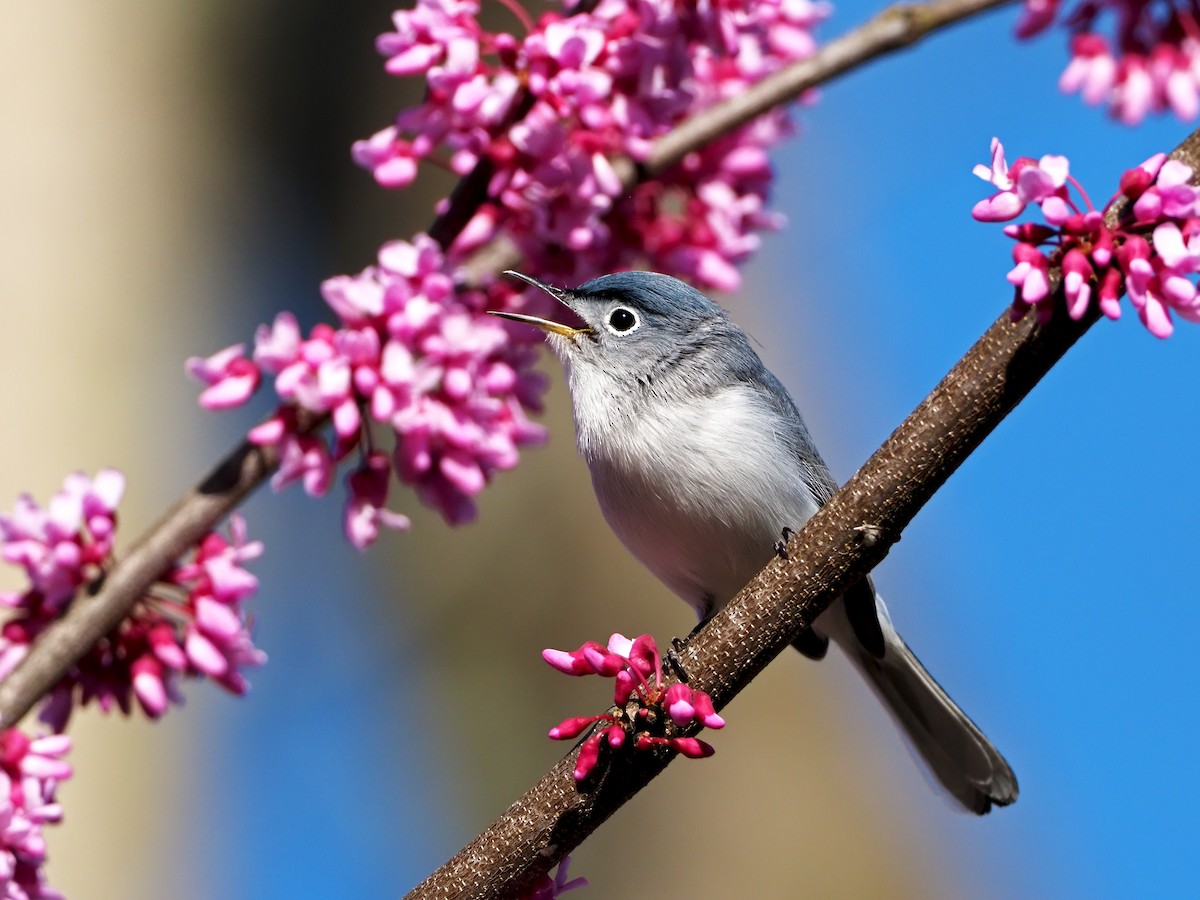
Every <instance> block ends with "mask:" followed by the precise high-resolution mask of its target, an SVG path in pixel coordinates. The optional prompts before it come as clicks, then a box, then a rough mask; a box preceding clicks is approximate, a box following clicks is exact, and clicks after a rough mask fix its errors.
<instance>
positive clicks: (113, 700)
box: [0, 469, 266, 731]
mask: <svg viewBox="0 0 1200 900" xmlns="http://www.w3.org/2000/svg"><path fill="white" fill-rule="evenodd" d="M123 488H124V480H123V478H122V477H121V475H120V473H118V472H115V471H113V470H111V469H106V470H102V471H101V472H100V473H99V474H97V476H96V477H95V479H89V478H87V477H86V476H84V475H81V474H75V475H71V476H69V477H68V478H67V479H66V481H65V482H64V485H63V489H62V490H61V491H59V492H58V493H57V494H55V496H54V497H53V498H52V499H51V501H50V503H49V504H48V506H47V507H46V508H45V509H44V510H43V509H42V508H41V507H40V506H38V505H37V504H36V503H35V502H34V501H33V500H32V499H31V498H30V497H28V496H22V497H21V498H20V499H18V501H17V505H16V507H15V509H14V510H13V512H12V513H11V514H9V515H0V558H3V559H5V560H6V561H8V562H11V563H15V564H17V565H20V566H22V567H23V568H24V569H25V572H26V576H27V577H28V578H29V585H30V586H29V587H28V588H27V589H26V590H25V591H22V592H11V593H7V594H5V595H4V596H3V597H0V599H2V600H3V602H4V604H5V605H6V606H9V607H11V608H12V609H13V610H14V615H13V616H12V617H11V618H10V619H8V620H7V621H6V622H5V623H4V625H3V628H2V629H0V678H3V677H5V676H7V675H8V673H9V672H11V671H12V669H13V668H15V667H16V665H17V664H18V663H19V662H20V661H21V660H22V659H23V658H24V657H25V654H26V653H27V652H28V649H29V645H30V644H31V643H32V642H33V641H34V639H36V638H37V636H38V635H40V634H41V633H42V632H43V631H44V630H45V629H46V628H47V627H48V626H49V625H50V624H51V623H52V622H54V621H55V620H56V619H57V618H58V617H59V616H61V615H62V613H63V612H64V611H65V609H66V607H67V604H68V602H70V601H71V600H72V599H73V598H76V595H77V592H78V591H79V589H80V588H81V587H83V586H84V585H88V584H91V583H92V582H94V581H96V580H97V579H98V578H99V577H100V576H101V575H102V574H103V572H104V570H105V568H106V567H107V566H108V565H109V562H110V553H111V551H112V546H113V538H114V531H115V525H116V506H117V503H118V501H119V500H120V497H121V493H122V491H123ZM261 553H262V545H261V544H260V543H258V542H250V541H247V540H246V531H245V524H244V522H243V521H242V520H241V518H240V517H236V516H235V517H234V518H232V519H231V520H230V526H229V537H225V536H223V535H220V534H218V533H216V532H210V533H209V534H207V535H206V536H205V537H204V538H203V539H202V540H201V541H200V544H199V545H198V546H197V547H196V548H195V550H194V551H193V552H192V555H191V557H190V558H189V559H188V560H187V561H185V562H183V563H179V564H177V565H176V566H175V567H174V568H172V569H171V570H169V571H168V572H167V573H166V574H165V575H164V576H163V577H162V579H161V580H160V581H159V583H158V584H157V585H155V586H154V587H153V588H152V589H151V590H150V591H149V592H148V593H147V594H146V596H144V597H143V598H141V599H140V600H139V601H138V602H137V603H136V604H135V605H134V607H133V610H132V611H131V612H130V614H129V616H128V617H127V618H126V619H125V620H124V621H123V622H121V624H120V625H118V626H117V627H116V629H114V630H113V631H112V632H110V633H109V634H108V635H107V636H106V637H105V638H104V639H103V640H102V641H100V642H99V643H98V644H96V645H95V646H94V647H92V649H91V650H89V651H88V653H87V654H86V655H85V656H83V657H82V658H81V659H80V660H78V661H77V662H76V663H75V665H74V666H73V667H72V668H71V670H70V672H69V673H68V674H67V675H66V676H65V677H64V678H63V680H62V681H60V682H59V683H58V684H57V685H56V686H55V687H54V688H53V689H52V690H51V692H50V694H49V696H48V697H47V699H46V702H45V703H44V704H43V706H42V709H41V713H40V715H41V718H42V720H43V721H44V722H46V723H47V724H49V725H50V726H51V727H52V728H53V729H54V730H56V731H61V730H62V729H63V728H64V727H65V726H66V722H67V719H68V717H69V716H70V714H71V711H72V709H73V708H74V706H75V704H76V703H79V704H87V703H89V702H90V701H92V700H95V701H96V703H97V704H98V705H99V706H100V707H101V709H104V710H106V711H107V710H110V709H112V708H113V707H114V706H115V707H119V708H120V709H121V710H123V711H124V712H129V710H130V709H131V706H132V703H133V701H135V700H136V701H137V703H138V704H139V705H140V706H141V708H142V710H143V711H144V712H145V713H146V714H147V715H148V716H150V717H151V718H158V717H159V716H161V715H162V714H163V713H164V712H165V711H166V709H167V707H168V705H169V704H170V703H172V702H176V703H177V702H180V700H181V697H180V694H179V690H178V680H179V679H180V678H181V677H187V676H201V675H203V676H207V677H208V678H210V679H211V680H213V681H215V682H216V683H218V684H220V685H221V686H222V687H224V688H225V689H226V690H228V691H230V692H232V693H235V694H242V693H245V692H246V690H247V687H248V685H247V682H246V679H245V676H244V675H243V674H242V670H243V669H244V668H246V667H248V666H257V665H261V664H262V663H263V662H264V661H265V659H266V657H265V655H264V654H263V653H262V652H261V651H260V650H258V649H256V648H255V647H254V645H253V643H252V641H251V638H250V634H249V628H248V623H247V619H246V614H245V611H244V609H243V604H244V602H245V601H246V600H247V599H248V598H249V597H250V595H252V594H253V593H254V592H255V591H256V590H257V588H258V581H257V579H256V578H255V577H254V576H253V575H251V574H250V573H249V572H248V571H246V569H244V568H243V563H245V562H247V561H249V560H251V559H254V558H255V557H257V556H259V555H260V554H261ZM76 602H83V603H86V602H87V600H86V598H82V599H76Z"/></svg>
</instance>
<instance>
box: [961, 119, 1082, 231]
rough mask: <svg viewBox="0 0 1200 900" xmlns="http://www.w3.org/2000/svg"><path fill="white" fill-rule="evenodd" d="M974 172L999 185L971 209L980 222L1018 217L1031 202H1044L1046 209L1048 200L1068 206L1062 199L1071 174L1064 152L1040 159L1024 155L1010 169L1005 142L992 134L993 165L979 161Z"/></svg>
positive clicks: (1058, 208) (1060, 208) (1055, 204)
mask: <svg viewBox="0 0 1200 900" xmlns="http://www.w3.org/2000/svg"><path fill="white" fill-rule="evenodd" d="M974 172H975V174H976V175H977V176H979V177H980V178H982V179H983V180H984V181H987V182H990V183H991V184H992V185H994V186H995V187H997V188H999V191H998V192H997V193H996V194H993V195H992V196H991V197H989V198H988V199H986V200H981V201H979V202H978V203H976V204H975V208H974V209H973V210H971V215H972V216H974V217H975V218H976V219H978V220H979V221H980V222H1007V221H1009V220H1010V219H1015V218H1016V217H1017V216H1019V215H1020V214H1021V213H1023V212H1024V211H1025V207H1026V206H1028V205H1029V204H1030V203H1036V204H1038V205H1042V206H1043V209H1044V208H1045V204H1046V203H1047V202H1049V203H1050V204H1051V205H1052V208H1055V209H1057V210H1063V209H1065V207H1064V205H1063V203H1062V201H1063V198H1064V197H1065V196H1066V183H1067V178H1068V176H1069V164H1068V162H1067V158H1066V157H1065V156H1043V157H1042V158H1041V159H1040V160H1038V161H1034V160H1032V159H1027V158H1026V157H1021V158H1020V159H1018V160H1017V161H1016V162H1015V163H1013V166H1012V168H1011V169H1009V167H1008V163H1007V162H1006V161H1005V159H1004V147H1003V145H1002V144H1001V143H1000V140H999V138H992V163H991V166H990V167H989V166H984V165H978V166H976V167H975V169H974ZM1064 218H1065V215H1064Z"/></svg>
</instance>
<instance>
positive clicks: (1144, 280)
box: [972, 139, 1200, 337]
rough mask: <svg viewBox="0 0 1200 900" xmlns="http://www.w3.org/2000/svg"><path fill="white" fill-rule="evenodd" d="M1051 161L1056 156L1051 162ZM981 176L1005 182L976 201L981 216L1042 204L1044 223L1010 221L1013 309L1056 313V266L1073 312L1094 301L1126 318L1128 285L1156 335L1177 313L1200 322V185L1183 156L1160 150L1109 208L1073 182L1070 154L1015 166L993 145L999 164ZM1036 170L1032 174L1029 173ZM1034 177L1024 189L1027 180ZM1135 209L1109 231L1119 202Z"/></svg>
mask: <svg viewBox="0 0 1200 900" xmlns="http://www.w3.org/2000/svg"><path fill="white" fill-rule="evenodd" d="M1047 161H1050V162H1049V164H1047ZM975 173H976V174H977V175H979V176H980V177H981V178H984V180H986V181H989V182H991V183H992V184H993V185H995V186H996V187H998V188H1000V193H998V194H995V195H993V196H992V197H991V198H989V199H988V200H985V201H982V202H981V203H978V204H976V206H975V209H974V210H973V213H972V214H973V215H974V216H975V218H977V219H980V220H982V221H1006V220H1009V219H1012V218H1015V217H1016V216H1017V215H1019V214H1020V213H1021V212H1022V211H1023V210H1024V209H1025V208H1026V207H1027V206H1030V205H1033V206H1036V207H1038V209H1039V211H1040V212H1041V214H1042V217H1043V219H1044V220H1045V221H1044V224H1043V223H1037V222H1025V223H1021V224H1015V225H1009V226H1008V227H1006V228H1005V233H1006V234H1007V235H1009V236H1010V237H1012V238H1013V239H1015V240H1016V242H1017V243H1016V244H1015V245H1014V246H1013V261H1014V263H1015V264H1016V265H1015V266H1014V267H1013V269H1012V270H1011V271H1010V272H1009V273H1008V280H1009V282H1010V283H1011V284H1012V285H1013V286H1014V287H1015V288H1016V298H1015V300H1014V302H1013V315H1014V317H1015V318H1020V317H1021V316H1023V315H1024V314H1025V313H1026V312H1028V311H1029V310H1030V309H1036V310H1037V315H1038V317H1039V319H1040V320H1043V321H1044V320H1046V319H1048V318H1049V317H1050V316H1051V314H1052V313H1053V309H1054V304H1053V301H1054V295H1053V294H1052V292H1051V274H1050V273H1051V270H1052V269H1053V268H1054V267H1056V266H1057V267H1060V268H1061V270H1062V291H1063V297H1064V299H1065V300H1066V311H1067V314H1068V315H1069V316H1071V317H1072V318H1075V319H1079V318H1082V317H1083V316H1084V315H1085V314H1086V313H1087V311H1088V309H1089V307H1090V306H1091V305H1092V303H1093V302H1094V303H1095V304H1096V306H1097V308H1098V309H1099V310H1100V311H1101V312H1102V313H1103V314H1104V315H1106V316H1108V317H1109V318H1112V319H1115V318H1118V317H1119V316H1120V314H1121V306H1120V301H1119V298H1120V294H1121V293H1122V291H1124V292H1125V293H1126V294H1127V295H1128V297H1129V300H1130V302H1131V303H1132V304H1133V306H1134V308H1135V309H1136V310H1137V313H1138V317H1139V318H1140V319H1141V321H1142V323H1143V324H1144V325H1145V326H1146V328H1147V329H1148V330H1149V331H1150V333H1151V334H1153V335H1155V336H1156V337H1167V336H1168V335H1170V334H1171V333H1172V331H1173V329H1174V323H1173V316H1180V317H1181V318H1183V319H1186V320H1188V321H1200V292H1198V290H1197V285H1196V280H1195V276H1196V274H1197V273H1198V272H1200V190H1197V188H1195V187H1193V186H1192V184H1191V179H1192V170H1191V168H1190V167H1188V166H1187V165H1185V164H1184V163H1181V162H1179V161H1178V160H1168V159H1167V158H1166V157H1165V156H1164V155H1163V154H1161V153H1160V154H1156V155H1155V156H1153V157H1151V158H1150V159H1148V160H1146V162H1144V163H1142V164H1141V165H1140V166H1137V167H1136V168H1133V169H1130V170H1128V171H1127V172H1125V173H1124V175H1122V176H1121V182H1120V189H1119V190H1118V192H1117V193H1116V194H1115V195H1114V196H1113V198H1112V200H1110V201H1109V203H1108V205H1107V206H1106V207H1105V208H1104V210H1096V209H1093V208H1092V206H1091V202H1090V201H1089V200H1088V198H1087V195H1086V194H1085V193H1084V192H1083V191H1082V189H1079V195H1080V198H1081V199H1080V200H1078V201H1077V200H1075V199H1074V198H1073V196H1072V194H1071V192H1070V186H1071V185H1074V186H1075V187H1076V188H1078V187H1079V186H1078V185H1077V184H1075V183H1074V181H1073V179H1071V178H1070V176H1069V174H1068V166H1067V160H1066V159H1065V157H1049V156H1044V157H1042V159H1041V161H1040V162H1037V163H1035V162H1034V161H1033V160H1031V159H1026V158H1022V159H1019V160H1017V162H1016V163H1014V164H1013V166H1012V168H1011V169H1010V168H1009V167H1008V166H1007V165H1006V164H1005V162H1004V148H1003V147H1002V146H1001V145H1000V142H999V141H998V140H996V139H993V141H992V164H991V166H990V167H987V166H982V165H980V166H976V167H975ZM1027 173H1033V174H1032V175H1031V176H1030V177H1028V178H1027ZM1023 181H1025V182H1027V185H1026V188H1025V189H1024V190H1023V189H1022V187H1021V183H1022V182H1023ZM1122 198H1124V199H1125V200H1127V201H1128V202H1129V203H1131V205H1132V215H1131V216H1130V217H1128V218H1125V219H1123V220H1122V221H1121V222H1120V223H1119V224H1118V225H1117V226H1115V227H1109V226H1108V225H1107V224H1106V223H1105V221H1104V219H1105V213H1107V212H1108V209H1109V208H1110V207H1111V206H1112V204H1113V203H1115V202H1116V201H1117V200H1118V199H1122Z"/></svg>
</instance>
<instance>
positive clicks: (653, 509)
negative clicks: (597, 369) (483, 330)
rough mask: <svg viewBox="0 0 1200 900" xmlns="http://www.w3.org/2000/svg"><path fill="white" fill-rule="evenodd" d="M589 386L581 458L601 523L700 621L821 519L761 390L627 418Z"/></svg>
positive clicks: (653, 404) (655, 407) (644, 409)
mask: <svg viewBox="0 0 1200 900" xmlns="http://www.w3.org/2000/svg"><path fill="white" fill-rule="evenodd" d="M583 382H584V383H582V384H581V383H579V382H576V383H574V384H573V385H572V396H573V399H574V403H575V417H576V428H577V433H578V438H579V448H580V451H581V453H582V454H583V456H584V458H585V459H586V460H587V462H588V465H589V468H590V469H591V473H592V483H593V485H594V487H595V490H596V496H597V498H598V499H599V502H600V507H601V509H602V510H603V512H604V516H605V518H606V519H607V520H608V523H609V525H610V526H611V527H612V529H613V531H614V532H616V534H617V536H618V537H619V538H620V539H621V541H622V543H624V544H625V546H626V547H627V548H628V549H629V550H630V551H631V552H632V553H633V554H634V556H636V557H637V558H638V559H639V560H640V561H641V562H642V563H643V564H644V565H645V566H646V567H647V568H648V569H650V571H652V572H653V573H654V574H655V575H656V576H658V578H659V579H661V580H662V581H663V582H664V583H665V584H666V585H667V586H668V587H670V588H671V590H673V591H674V592H675V593H677V594H679V595H680V596H681V597H683V599H685V600H687V601H688V603H690V604H691V605H692V606H693V607H694V608H696V610H697V612H698V613H699V614H700V615H701V616H705V615H707V614H708V613H709V612H711V611H712V610H713V609H715V608H719V607H720V606H722V605H724V604H725V603H726V602H728V600H729V599H730V598H732V597H733V595H734V594H735V593H737V591H738V590H740V589H741V588H742V587H743V586H744V585H745V584H746V582H748V581H749V580H750V578H751V577H753V576H754V574H755V573H756V572H758V570H759V569H761V568H762V566H763V565H764V564H765V563H766V562H767V560H768V559H769V558H770V556H771V554H772V553H773V547H774V543H775V541H776V540H778V538H779V536H780V533H781V531H782V529H783V528H784V527H785V526H786V527H790V528H799V527H800V526H801V525H802V524H803V523H804V522H805V521H806V520H807V519H808V518H809V517H810V516H811V515H812V514H813V513H814V512H815V511H816V510H817V507H818V504H817V502H816V501H815V500H814V499H813V496H812V493H811V491H809V489H808V487H807V486H806V484H805V482H804V479H803V477H802V468H801V465H800V463H799V461H798V460H797V459H796V458H795V456H794V450H793V449H791V447H790V446H789V445H788V443H787V441H786V440H785V438H784V436H785V435H786V434H787V431H786V428H787V427H788V423H786V422H783V421H782V420H781V419H780V416H779V413H778V412H777V411H776V410H775V409H773V408H772V407H771V406H770V404H769V403H768V402H767V401H766V399H765V398H764V397H763V396H762V395H761V394H759V393H756V392H755V391H754V390H753V388H751V387H749V386H747V385H744V384H740V383H739V384H734V385H731V386H729V387H727V388H724V389H722V390H720V391H718V392H716V393H713V394H708V395H700V396H693V397H691V398H689V399H687V400H686V401H679V402H676V401H673V400H670V399H663V398H654V397H651V398H650V399H649V400H647V399H646V398H645V397H640V398H639V400H638V403H637V405H636V410H637V412H636V414H631V413H630V412H628V409H627V406H626V405H624V404H623V403H622V398H620V397H618V396H615V395H614V393H613V392H612V390H611V387H610V388H608V389H607V390H606V389H605V388H604V387H603V386H602V385H601V384H597V383H596V381H594V380H592V379H587V380H583ZM589 382H590V385H589ZM589 386H590V387H592V388H593V389H591V390H589ZM581 389H582V390H581ZM791 427H793V428H794V427H795V426H794V424H793V425H792V426H791Z"/></svg>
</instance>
